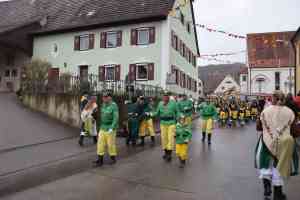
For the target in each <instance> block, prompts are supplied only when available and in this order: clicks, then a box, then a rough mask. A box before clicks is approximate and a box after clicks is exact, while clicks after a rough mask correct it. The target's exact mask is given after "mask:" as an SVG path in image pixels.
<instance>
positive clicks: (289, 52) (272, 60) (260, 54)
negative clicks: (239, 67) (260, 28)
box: [247, 31, 295, 94]
mask: <svg viewBox="0 0 300 200" xmlns="http://www.w3.org/2000/svg"><path fill="white" fill-rule="evenodd" d="M294 34H295V32H292V31H290V32H275V33H255V34H248V35H247V48H248V59H249V86H250V88H249V89H250V93H251V94H271V93H272V92H273V91H274V90H282V91H283V92H284V93H294V90H295V55H294V52H293V48H292V45H291V42H290V40H291V38H292V36H293V35H294Z"/></svg>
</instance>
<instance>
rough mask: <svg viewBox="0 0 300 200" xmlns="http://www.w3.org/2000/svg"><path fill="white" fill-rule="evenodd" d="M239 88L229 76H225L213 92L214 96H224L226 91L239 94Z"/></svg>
mask: <svg viewBox="0 0 300 200" xmlns="http://www.w3.org/2000/svg"><path fill="white" fill-rule="evenodd" d="M240 90H241V88H240V86H239V84H238V83H237V82H236V81H235V80H234V78H233V77H232V76H231V75H227V76H226V77H225V78H224V80H223V81H222V82H221V83H220V84H219V86H218V87H217V89H216V90H215V92H214V93H215V94H224V93H226V92H227V91H235V92H240Z"/></svg>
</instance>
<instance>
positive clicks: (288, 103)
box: [285, 93, 300, 116]
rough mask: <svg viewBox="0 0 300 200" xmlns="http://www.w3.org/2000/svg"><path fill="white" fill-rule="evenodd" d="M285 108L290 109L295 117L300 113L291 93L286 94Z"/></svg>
mask: <svg viewBox="0 0 300 200" xmlns="http://www.w3.org/2000/svg"><path fill="white" fill-rule="evenodd" d="M285 106H287V107H288V108H290V109H291V110H292V111H293V112H294V114H295V116H298V113H299V112H300V109H299V108H298V106H297V104H296V103H295V102H294V100H293V95H292V94H291V93H288V94H287V96H286V99H285Z"/></svg>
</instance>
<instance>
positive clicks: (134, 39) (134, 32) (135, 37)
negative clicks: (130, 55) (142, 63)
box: [131, 29, 137, 45]
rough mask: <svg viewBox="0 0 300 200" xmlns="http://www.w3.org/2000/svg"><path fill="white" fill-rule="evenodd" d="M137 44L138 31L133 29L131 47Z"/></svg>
mask: <svg viewBox="0 0 300 200" xmlns="http://www.w3.org/2000/svg"><path fill="white" fill-rule="evenodd" d="M136 44H137V30H136V29H131V45H136Z"/></svg>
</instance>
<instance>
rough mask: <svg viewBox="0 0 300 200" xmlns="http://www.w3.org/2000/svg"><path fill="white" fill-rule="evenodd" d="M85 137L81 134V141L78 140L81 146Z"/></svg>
mask: <svg viewBox="0 0 300 200" xmlns="http://www.w3.org/2000/svg"><path fill="white" fill-rule="evenodd" d="M83 139H84V136H83V135H81V136H80V137H79V141H78V144H79V145H80V146H81V147H82V146H83Z"/></svg>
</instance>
